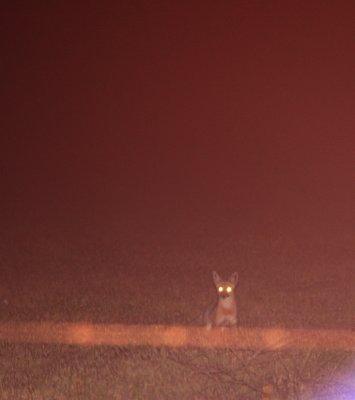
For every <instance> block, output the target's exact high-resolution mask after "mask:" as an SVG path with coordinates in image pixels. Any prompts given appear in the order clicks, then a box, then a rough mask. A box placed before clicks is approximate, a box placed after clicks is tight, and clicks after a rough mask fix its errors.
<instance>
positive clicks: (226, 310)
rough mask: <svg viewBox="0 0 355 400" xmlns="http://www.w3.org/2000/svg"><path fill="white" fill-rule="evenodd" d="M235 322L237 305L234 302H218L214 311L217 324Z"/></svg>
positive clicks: (232, 323)
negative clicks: (226, 303)
mask: <svg viewBox="0 0 355 400" xmlns="http://www.w3.org/2000/svg"><path fill="white" fill-rule="evenodd" d="M236 322H237V306H236V304H235V303H233V304H228V305H225V304H223V303H219V304H218V306H217V312H216V324H217V325H223V324H228V325H235V324H236Z"/></svg>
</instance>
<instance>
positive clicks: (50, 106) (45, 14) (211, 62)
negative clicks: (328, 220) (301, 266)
mask: <svg viewBox="0 0 355 400" xmlns="http://www.w3.org/2000/svg"><path fill="white" fill-rule="evenodd" d="M35 3H36V2H27V3H26V2H24V3H22V5H21V6H20V5H19V4H20V2H11V5H8V6H7V8H6V9H3V10H2V19H3V22H2V24H1V26H2V28H1V29H2V37H3V38H2V41H3V43H2V56H1V69H2V82H3V83H2V89H1V90H2V99H3V105H2V114H3V118H2V129H1V130H2V131H3V133H2V135H3V137H4V138H5V139H6V140H5V143H4V145H3V146H2V150H1V152H2V154H3V172H4V173H5V174H4V177H5V178H4V188H5V189H6V190H4V192H5V195H4V197H3V201H4V204H6V207H5V210H6V211H5V212H6V213H7V214H8V215H12V213H14V212H15V213H19V212H25V213H28V214H31V213H37V214H36V215H38V213H39V214H40V213H41V212H42V211H43V212H45V211H44V210H47V211H49V212H50V213H52V214H58V215H61V213H64V212H66V211H67V210H69V209H71V210H72V211H73V210H74V212H76V210H83V209H85V210H86V211H88V212H92V211H93V210H95V212H100V210H106V211H107V210H111V211H110V212H113V213H116V212H123V213H124V212H125V211H127V210H131V211H133V212H134V211H135V210H137V211H138V210H139V212H140V213H142V214H144V213H145V212H147V213H150V212H151V210H152V209H153V210H154V209H165V210H168V212H167V214H169V213H171V215H174V214H176V215H191V214H194V213H195V212H196V213H205V215H206V216H207V218H208V216H209V215H210V216H216V215H219V214H221V213H222V214H224V215H226V216H228V215H233V216H237V217H240V218H241V217H242V216H243V218H244V219H246V220H248V218H255V215H258V218H259V217H260V218H262V217H263V216H264V215H266V214H267V215H269V216H270V215H275V216H276V215H282V217H281V218H284V219H285V220H286V222H287V220H288V219H292V218H301V220H302V221H304V222H305V223H307V219H308V218H309V215H311V214H314V213H316V214H317V218H319V219H322V218H323V217H326V216H327V217H328V216H329V215H331V216H332V218H334V219H335V220H337V219H339V218H340V219H341V220H344V221H348V222H349V221H351V218H352V217H353V214H349V212H350V213H351V212H352V204H353V200H354V189H353V186H354V178H355V175H354V132H355V23H354V18H355V5H352V2H347V3H345V2H342V1H339V2H331V1H322V2H320V1H297V2H296V1H294V2H291V1H288V2H285V1H264V2H262V1H252V0H245V1H235V2H230V1H224V2H217V1H204V2H190V1H189V2H169V1H164V2H163V1H161V2H151V1H125V2H120V1H118V2H99V3H98V2H89V1H87V2H42V3H43V4H42V5H37V6H36V5H35ZM37 3H38V4H39V3H41V2H37ZM71 3H74V4H75V5H72V4H71ZM174 4H175V5H174ZM80 204H83V205H80ZM237 217H236V218H237ZM302 217H303V219H302Z"/></svg>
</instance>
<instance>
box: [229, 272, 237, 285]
mask: <svg viewBox="0 0 355 400" xmlns="http://www.w3.org/2000/svg"><path fill="white" fill-rule="evenodd" d="M238 279H239V275H238V272H233V274H232V275H231V276H230V278H229V280H230V282H231V283H232V284H233V285H234V286H236V284H237V283H238Z"/></svg>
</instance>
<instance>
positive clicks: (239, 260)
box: [0, 235, 355, 400]
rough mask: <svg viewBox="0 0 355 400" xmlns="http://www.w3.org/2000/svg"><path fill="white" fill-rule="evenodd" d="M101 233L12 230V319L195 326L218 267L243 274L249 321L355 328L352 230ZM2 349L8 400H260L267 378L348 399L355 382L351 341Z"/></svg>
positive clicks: (7, 303)
mask: <svg viewBox="0 0 355 400" xmlns="http://www.w3.org/2000/svg"><path fill="white" fill-rule="evenodd" d="M44 237H45V239H44ZM90 240H91V239H90V238H83V243H85V244H84V245H82V246H81V245H80V243H75V244H74V242H67V243H65V242H63V241H61V240H57V239H56V240H54V239H50V238H48V236H41V237H30V236H29V235H24V236H23V237H22V238H21V240H19V239H18V238H17V239H16V240H15V241H14V242H13V243H11V242H9V240H7V239H3V240H2V243H1V246H2V247H1V250H2V251H1V255H0V257H1V258H0V263H1V279H0V282H1V283H0V296H1V305H0V319H1V320H2V321H4V322H5V321H44V320H45V321H67V322H70V321H77V322H90V323H103V322H105V323H131V324H167V325H169V324H186V323H188V321H190V320H192V319H194V318H195V317H196V316H198V315H199V313H200V312H201V310H202V309H203V308H204V307H205V306H206V304H208V303H209V302H210V301H211V300H213V298H214V294H213V287H212V283H211V278H210V271H211V270H212V269H217V270H218V271H220V273H221V274H223V273H229V272H231V271H232V270H238V271H239V272H240V274H241V278H240V288H239V293H238V295H239V312H240V324H241V326H243V327H261V328H267V327H275V328H303V329H307V328H312V329H323V328H327V329H333V328H334V329H335V328H337V329H345V330H349V329H352V328H353V327H354V314H353V310H354V309H355V298H354V290H353V282H354V272H353V265H354V259H355V257H354V253H353V251H352V249H351V246H350V245H349V243H348V241H346V240H344V241H343V240H340V239H339V240H338V242H337V243H334V242H329V243H327V242H314V243H309V242H307V243H304V242H301V243H299V242H297V241H295V240H289V239H285V238H276V239H275V238H273V239H267V238H265V237H258V236H257V235H249V236H243V237H229V238H226V237H214V238H213V240H212V239H211V240H210V239H208V238H206V237H203V238H202V239H201V238H200V239H199V240H198V241H196V243H194V244H191V243H189V242H187V241H184V240H183V239H181V240H180V241H169V240H167V239H166V240H165V241H164V240H150V241H144V240H137V241H136V242H132V241H130V243H127V242H125V241H123V240H117V241H111V242H105V241H101V242H100V243H99V242H97V241H96V240H95V241H94V240H92V242H90ZM132 243H134V244H132ZM196 323H198V320H197V321H196ZM0 354H1V359H0V393H1V394H0V399H1V400H2V399H4V400H7V399H16V400H17V399H33V400H38V399H49V398H50V399H177V398H178V399H215V398H217V397H219V398H224V399H235V398H239V399H243V400H244V399H245V400H248V399H260V398H261V391H262V387H263V385H265V384H271V385H272V386H273V393H272V396H273V397H271V398H272V399H274V400H276V399H282V400H286V399H310V398H315V396H316V394H317V396H318V397H317V399H318V398H319V399H337V400H338V399H339V400H340V399H353V398H354V397H353V396H354V390H355V389H354V388H352V389H351V387H350V386H348V383H346V382H343V383H342V381H341V374H342V373H343V371H344V373H345V371H354V361H353V360H354V353H351V352H346V351H327V350H326V349H325V350H324V351H315V350H307V351H282V352H277V351H272V352H271V351H261V350H259V351H248V350H233V349H196V348H189V349H187V348H185V349H184V348H181V349H168V348H165V347H157V348H153V347H149V346H146V347H134V348H132V347H129V346H126V347H117V346H112V347H107V346H102V347H93V348H91V347H74V346H68V345H53V344H51V345H50V344H47V345H39V344H37V345H35V344H26V345H22V344H9V343H2V344H1V345H0ZM334 393H335V394H334ZM312 396H313V397H312ZM331 396H333V397H331Z"/></svg>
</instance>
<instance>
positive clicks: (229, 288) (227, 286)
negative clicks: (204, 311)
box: [212, 271, 238, 299]
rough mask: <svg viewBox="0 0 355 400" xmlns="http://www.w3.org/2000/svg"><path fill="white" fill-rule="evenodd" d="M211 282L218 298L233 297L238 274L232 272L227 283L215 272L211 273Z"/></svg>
mask: <svg viewBox="0 0 355 400" xmlns="http://www.w3.org/2000/svg"><path fill="white" fill-rule="evenodd" d="M212 276H213V281H214V284H215V286H216V289H217V293H218V296H219V297H220V298H222V299H226V298H228V297H230V296H234V295H235V289H236V286H237V283H238V273H237V272H233V274H232V275H231V276H230V277H229V279H228V280H227V281H224V280H223V279H222V278H221V277H220V276H219V275H218V274H217V272H216V271H213V272H212Z"/></svg>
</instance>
